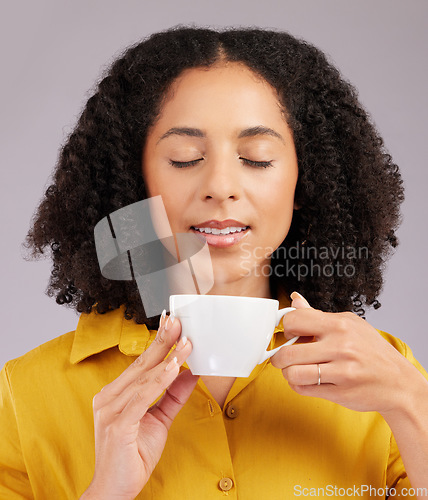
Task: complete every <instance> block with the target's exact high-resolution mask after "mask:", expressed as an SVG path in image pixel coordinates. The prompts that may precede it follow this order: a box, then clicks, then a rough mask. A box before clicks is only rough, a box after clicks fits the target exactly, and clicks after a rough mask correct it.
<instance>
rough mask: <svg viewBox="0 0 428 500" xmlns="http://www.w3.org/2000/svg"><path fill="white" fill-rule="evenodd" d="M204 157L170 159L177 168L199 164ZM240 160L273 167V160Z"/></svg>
mask: <svg viewBox="0 0 428 500" xmlns="http://www.w3.org/2000/svg"><path fill="white" fill-rule="evenodd" d="M203 159H204V158H198V159H196V160H191V161H176V160H169V163H170V164H171V165H172V166H173V167H176V168H186V167H193V166H194V165H197V164H198V163H199V162H200V161H202V160H203ZM239 159H240V160H242V161H243V162H244V164H246V165H249V166H251V167H263V168H266V167H272V166H273V165H272V160H270V161H253V160H249V159H248V158H243V157H242V156H240V157H239Z"/></svg>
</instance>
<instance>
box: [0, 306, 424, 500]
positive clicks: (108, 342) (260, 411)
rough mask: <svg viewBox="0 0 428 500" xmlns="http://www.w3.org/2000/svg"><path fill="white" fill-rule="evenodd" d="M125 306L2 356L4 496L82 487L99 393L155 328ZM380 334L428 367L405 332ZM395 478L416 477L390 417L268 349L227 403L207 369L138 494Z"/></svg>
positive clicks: (190, 495) (194, 494)
mask: <svg viewBox="0 0 428 500" xmlns="http://www.w3.org/2000/svg"><path fill="white" fill-rule="evenodd" d="M286 305H287V304H286V303H285V302H284V301H282V303H281V306H282V307H284V306H286ZM123 312H124V311H123V308H122V309H118V310H115V311H112V312H109V313H107V314H104V315H99V314H96V313H91V314H82V315H81V317H80V320H79V323H78V326H77V329H76V331H73V332H70V333H67V334H65V335H62V336H61V337H58V338H56V339H54V340H52V341H50V342H47V343H46V344H43V345H42V346H40V347H38V348H36V349H34V350H32V351H30V352H29V353H27V354H25V355H24V356H22V357H20V358H18V359H15V360H13V361H9V362H8V363H6V365H5V366H4V368H3V370H2V371H1V375H0V498H1V499H16V498H20V499H21V498H36V499H55V500H60V499H76V498H79V496H80V495H81V494H82V493H83V491H84V490H85V489H86V488H87V486H88V485H89V483H90V481H91V479H92V476H93V472H94V461H95V456H94V432H93V417H92V398H93V396H94V395H95V394H96V393H97V392H99V391H100V389H101V388H102V387H103V386H105V385H106V384H107V383H109V382H111V381H112V380H113V379H115V378H116V377H117V376H118V375H119V374H120V373H121V372H122V371H123V370H124V369H125V368H127V366H129V364H130V363H131V362H132V361H133V360H134V359H135V356H137V355H138V354H140V353H141V352H142V351H143V350H144V349H146V348H147V347H148V345H149V344H150V342H152V340H153V339H154V337H155V334H156V331H154V330H150V331H149V330H148V329H147V327H146V326H145V325H137V324H135V322H134V321H128V320H125V319H124V317H123ZM280 331H282V325H281V326H279V327H277V328H276V329H275V335H274V337H273V340H272V342H271V346H274V345H280V344H281V343H283V342H284V339H283V336H282V335H281V334H279V335H276V333H277V332H280ZM380 334H381V335H382V336H383V337H384V338H385V339H387V340H388V342H390V343H391V344H392V345H393V346H394V347H395V348H396V349H398V350H399V351H400V352H401V353H402V354H403V355H404V356H406V358H407V359H408V360H409V361H411V362H412V363H413V364H414V365H415V366H416V367H417V368H418V369H419V370H420V371H421V372H422V373H423V374H424V376H425V377H427V378H428V375H427V373H426V372H425V371H424V370H423V368H422V367H421V366H420V364H419V363H418V362H417V361H416V360H415V358H414V357H413V355H412V353H411V351H410V349H409V348H408V347H407V346H406V345H405V344H404V343H403V342H401V341H400V340H398V339H397V338H394V337H392V336H391V335H388V334H387V333H384V332H380ZM182 369H185V368H182ZM386 486H388V487H390V488H392V487H395V488H396V491H397V494H398V492H400V491H401V492H402V495H403V494H405V493H406V492H407V491H406V490H404V488H410V484H409V482H408V479H407V477H406V473H405V470H404V467H403V463H402V460H401V457H400V454H399V452H398V449H397V446H396V443H395V441H394V438H393V436H392V434H391V431H390V429H389V427H388V425H387V424H386V422H385V421H384V420H383V418H382V417H381V416H380V415H379V414H378V413H376V412H367V413H360V412H356V411H351V410H348V409H346V408H343V407H341V406H339V405H337V404H334V403H330V402H329V401H325V400H323V399H319V398H311V397H304V396H299V395H298V394H296V393H295V392H293V391H292V390H291V389H290V388H289V386H288V384H287V382H286V381H285V379H284V378H283V376H282V373H281V371H280V370H278V369H276V368H274V367H273V366H272V365H271V364H270V362H269V361H266V362H265V363H263V364H262V365H259V366H257V367H256V368H255V369H254V371H253V372H252V374H251V376H250V377H249V378H238V379H237V380H236V381H235V383H234V385H233V387H232V388H231V390H230V393H229V395H228V396H227V399H226V401H225V404H224V407H223V408H220V407H219V405H218V404H217V403H216V401H215V400H214V398H213V397H212V396H211V394H210V392H209V391H208V389H207V388H206V386H205V385H204V383H203V382H202V381H201V380H199V382H198V385H197V386H196V388H195V390H194V391H193V393H192V395H191V397H190V399H189V400H188V402H187V403H186V405H185V406H184V408H183V409H182V410H181V412H180V413H179V414H178V416H177V418H176V419H175V421H174V423H173V425H172V427H171V430H170V432H169V436H168V440H167V443H166V447H165V450H164V452H163V454H162V457H161V460H160V462H159V464H158V466H157V467H156V469H155V471H154V472H153V474H152V476H151V478H150V481H149V482H148V483H147V485H146V486H145V487H144V489H143V491H142V492H141V493H140V495H139V496H138V497H137V498H138V499H155V500H162V499H166V500H171V499H174V500H175V499H183V500H193V499H195V500H201V499H204V500H211V499H213V500H214V499H219V498H222V497H223V496H228V497H229V498H231V499H233V498H239V499H241V500H242V499H243V500H251V499H257V500H259V499H269V500H276V499H290V498H295V497H302V498H305V497H309V496H311V497H312V498H314V497H316V498H322V497H324V496H325V497H331V498H349V497H350V496H358V497H359V498H371V499H372V498H385V493H384V491H385V490H384V488H385V487H386ZM375 489H376V491H375ZM351 493H352V495H351ZM408 498H415V497H414V496H413V497H412V496H411V495H409V496H408Z"/></svg>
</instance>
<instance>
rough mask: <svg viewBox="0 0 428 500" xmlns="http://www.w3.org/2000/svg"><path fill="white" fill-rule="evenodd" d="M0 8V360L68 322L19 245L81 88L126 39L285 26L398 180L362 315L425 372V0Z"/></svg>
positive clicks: (68, 314)
mask: <svg viewBox="0 0 428 500" xmlns="http://www.w3.org/2000/svg"><path fill="white" fill-rule="evenodd" d="M5 5H7V7H5ZM2 10H3V12H2V13H1V15H0V19H1V21H0V23H1V24H0V28H1V29H0V37H1V44H0V47H1V49H0V50H1V62H2V78H1V82H0V85H1V89H0V99H1V134H0V137H1V139H0V140H1V148H0V155H1V159H0V161H1V184H0V186H1V187H0V189H1V211H0V213H1V235H2V236H1V238H2V240H1V241H2V245H1V263H2V264H1V266H2V267H1V276H2V287H1V302H0V303H1V307H2V327H1V330H0V332H1V333H0V335H1V338H0V340H1V343H0V346H1V348H0V366H2V365H3V364H4V362H5V361H7V360H8V359H11V358H14V357H17V356H19V355H21V354H23V353H25V352H27V351H28V350H30V349H32V348H34V347H36V346H37V345H39V344H41V343H43V342H46V341H47V340H49V339H51V338H53V337H56V336H58V335H61V334H63V333H65V332H67V331H69V330H74V329H75V326H76V324H77V321H78V316H77V315H76V314H75V313H74V311H72V310H69V309H67V308H65V307H64V306H58V305H57V304H56V303H55V300H54V299H51V298H49V297H47V296H46V295H45V294H44V291H45V288H46V285H47V281H48V277H49V273H50V263H49V261H38V262H26V261H24V260H23V259H22V257H21V247H20V245H21V243H22V241H23V239H24V237H25V235H26V232H27V230H28V227H29V223H30V219H31V216H32V214H33V211H34V210H35V207H36V206H37V204H38V202H39V200H40V198H41V197H42V194H43V192H44V189H45V188H46V187H47V186H48V181H49V176H50V174H51V171H52V169H53V167H54V164H55V162H56V159H57V154H58V149H59V147H60V145H61V143H62V142H63V141H64V139H65V137H66V135H67V134H68V133H69V132H70V130H71V129H72V127H73V125H74V123H75V120H76V118H77V116H78V114H79V113H80V110H81V108H82V106H83V105H84V103H85V101H86V100H87V98H88V97H89V95H90V89H91V88H92V87H93V85H94V83H95V81H96V80H97V78H98V77H99V76H100V73H101V70H102V69H103V68H104V67H105V66H106V65H107V64H108V63H109V62H111V61H112V59H113V58H114V57H115V56H116V55H118V54H119V53H120V52H121V51H122V49H123V48H125V47H126V46H127V45H129V44H131V43H134V42H135V41H137V40H139V39H141V38H142V37H145V36H147V35H149V34H151V33H153V32H155V31H158V30H161V29H165V28H168V27H170V26H173V25H176V24H179V23H186V24H187V23H189V22H195V23H197V24H199V25H206V26H213V27H220V26H232V25H233V26H245V25H256V26H261V27H275V28H281V29H283V30H287V31H290V32H291V33H292V34H294V35H297V36H301V37H303V38H305V39H307V40H308V41H310V42H312V43H314V44H315V45H317V46H318V47H320V48H321V49H323V50H324V51H325V52H327V53H328V54H329V55H330V57H331V58H332V60H333V61H334V62H335V63H336V65H337V66H338V67H339V68H340V69H341V71H342V73H343V74H344V75H345V76H346V77H347V78H348V79H349V80H350V81H351V82H353V83H354V84H355V85H356V87H357V88H358V89H359V93H360V98H361V100H362V102H363V104H364V105H365V106H366V108H367V109H368V110H369V111H370V113H371V115H372V117H373V119H374V121H375V122H376V124H377V126H378V128H379V130H380V132H381V134H382V135H383V137H384V139H385V143H386V146H387V148H388V149H389V151H390V152H391V154H392V156H393V158H394V159H395V161H396V162H397V163H398V164H399V165H400V167H401V169H402V173H403V177H404V180H405V186H406V201H405V204H404V207H403V213H404V221H403V224H402V227H401V229H400V230H399V233H398V236H399V238H400V241H401V245H400V247H399V249H398V250H397V251H396V253H395V255H394V256H393V258H392V260H391V261H390V263H389V265H388V267H387V272H386V285H385V288H384V291H383V294H382V296H381V298H380V300H381V302H382V307H381V308H380V309H379V310H378V311H373V312H371V313H369V314H368V316H367V318H368V320H369V321H370V322H371V323H372V324H373V325H374V326H375V327H377V328H380V329H382V330H385V331H388V332H390V333H392V334H394V335H396V336H398V337H400V338H401V339H403V340H404V341H405V342H407V343H408V344H409V345H410V346H411V348H412V350H413V351H414V353H415V355H416V356H417V358H418V359H419V360H420V361H421V363H422V364H423V365H424V366H425V367H428V346H427V342H426V340H425V336H426V334H427V332H426V330H427V328H426V322H425V297H424V293H425V283H426V281H427V278H428V265H427V263H426V260H425V256H426V248H427V243H428V237H427V231H426V226H427V225H426V220H425V216H426V214H427V212H428V210H427V208H428V201H427V195H426V188H427V181H428V172H427V168H426V141H427V127H426V117H427V112H428V109H427V108H428V106H427V88H428V86H427V65H426V58H427V54H426V52H427V29H426V27H427V17H428V2H425V1H424V0H420V1H417V0H406V1H397V0H395V1H391V0H363V1H361V0H360V1H358V2H355V1H346V0H312V1H309V0H306V1H302V0H295V1H292V0H282V2H279V1H278V0H264V1H263V2H249V1H248V0H239V1H233V0H227V1H225V0H219V1H217V2H216V3H214V2H210V3H208V2H204V1H201V0H199V1H190V0H187V1H180V0H177V1H172V0H171V1H162V0H161V1H158V2H156V5H155V3H154V2H152V1H130V0H128V1H121V2H116V1H112V0H102V1H83V0H78V1H76V0H75V1H74V2H66V1H58V0H55V1H54V0H50V1H47V0H45V1H42V0H38V1H37V2H30V1H24V2H22V1H20V2H15V3H12V2H8V3H7V4H3V9H2Z"/></svg>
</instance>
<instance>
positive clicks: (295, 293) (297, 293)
mask: <svg viewBox="0 0 428 500" xmlns="http://www.w3.org/2000/svg"><path fill="white" fill-rule="evenodd" d="M293 295H297V296H298V297H300V298H301V299H303V300H306V299H305V297H303V295H301V294H300V293H299V292H293V293H292V294H291V295H290V297H291V298H293Z"/></svg>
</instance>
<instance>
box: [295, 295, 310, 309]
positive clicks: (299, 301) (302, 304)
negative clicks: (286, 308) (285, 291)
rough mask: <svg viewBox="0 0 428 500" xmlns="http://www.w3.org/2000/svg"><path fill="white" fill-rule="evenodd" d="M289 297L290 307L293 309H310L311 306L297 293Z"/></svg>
mask: <svg viewBox="0 0 428 500" xmlns="http://www.w3.org/2000/svg"><path fill="white" fill-rule="evenodd" d="M290 297H291V299H292V302H291V307H295V308H296V309H308V308H311V306H310V305H309V302H308V301H307V300H306V299H305V298H304V297H303V295H300V293H299V292H293V293H292V294H291V295H290ZM311 309H312V308H311Z"/></svg>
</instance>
